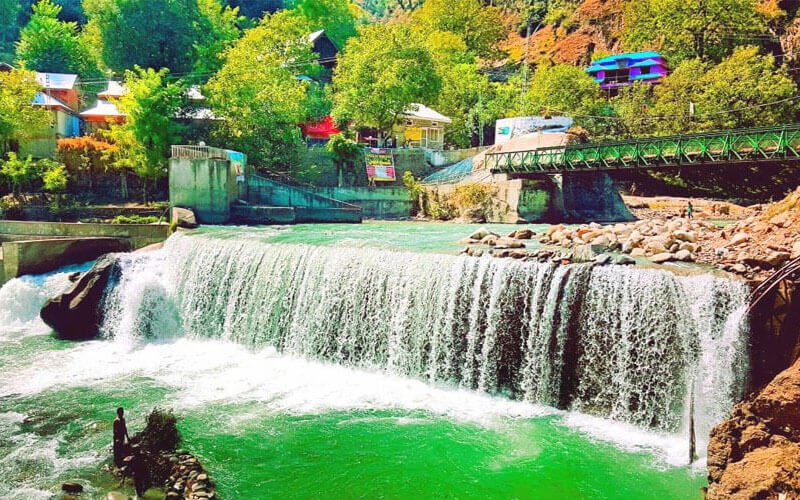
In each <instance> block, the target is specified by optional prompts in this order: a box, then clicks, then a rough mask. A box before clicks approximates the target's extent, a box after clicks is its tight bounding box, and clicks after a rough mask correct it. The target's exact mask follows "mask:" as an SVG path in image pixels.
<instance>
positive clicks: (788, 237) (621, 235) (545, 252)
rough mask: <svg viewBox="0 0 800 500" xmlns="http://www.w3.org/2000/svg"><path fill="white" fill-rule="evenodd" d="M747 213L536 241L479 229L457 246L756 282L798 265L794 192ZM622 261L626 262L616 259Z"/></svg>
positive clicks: (589, 229)
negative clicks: (700, 267) (689, 266)
mask: <svg viewBox="0 0 800 500" xmlns="http://www.w3.org/2000/svg"><path fill="white" fill-rule="evenodd" d="M753 210H755V212H753V213H756V215H752V216H749V217H747V218H745V219H744V220H741V221H739V222H737V223H735V224H731V225H729V226H727V227H720V226H718V225H716V224H713V223H711V222H708V221H706V220H700V219H688V218H680V217H671V218H652V219H644V220H639V221H636V222H630V223H622V224H613V225H606V226H604V225H600V224H597V223H592V224H584V225H580V226H569V227H568V226H564V225H555V226H550V227H549V228H548V229H547V231H545V232H543V233H540V234H536V233H534V232H533V231H532V230H530V229H519V230H515V231H513V232H511V233H510V234H508V235H507V236H500V235H497V234H494V233H491V232H489V231H487V230H485V229H480V230H478V231H475V232H474V233H473V234H471V235H470V236H469V237H468V238H466V239H464V240H461V241H460V242H459V243H461V244H464V245H469V246H468V247H467V248H465V250H464V253H467V254H469V255H475V256H480V255H483V254H484V253H487V252H488V253H491V254H492V255H493V256H495V257H512V258H518V259H538V260H542V259H543V258H554V259H555V260H559V261H565V262H587V261H595V262H598V263H608V262H613V261H614V260H615V259H616V260H620V262H622V263H633V262H636V260H637V259H639V261H642V262H647V261H649V262H651V263H654V264H665V263H668V262H698V263H704V264H710V265H713V266H716V267H718V268H720V269H722V270H725V271H727V272H730V273H733V274H738V275H740V276H742V277H744V278H746V279H748V280H751V281H755V282H758V281H760V280H762V279H764V278H765V277H766V276H768V275H769V274H770V273H771V272H774V271H775V270H776V269H779V268H780V267H781V266H782V265H784V264H785V263H786V262H788V261H789V260H792V259H797V258H800V188H798V190H797V191H795V192H794V193H792V194H790V195H789V196H788V197H787V198H786V199H784V200H782V201H781V202H778V203H775V204H772V205H766V206H763V207H758V208H754V209H753ZM531 239H537V240H538V242H539V243H540V244H541V245H542V246H543V249H541V250H539V251H538V252H529V251H526V250H524V249H525V248H526V247H528V246H529V244H528V242H526V241H525V240H531ZM614 255H615V256H616V257H614ZM625 255H627V256H629V257H630V258H625V257H620V256H625Z"/></svg>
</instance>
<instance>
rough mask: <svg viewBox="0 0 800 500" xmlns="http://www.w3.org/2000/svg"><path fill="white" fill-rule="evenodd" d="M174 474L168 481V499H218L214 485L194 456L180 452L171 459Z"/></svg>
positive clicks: (172, 473)
mask: <svg viewBox="0 0 800 500" xmlns="http://www.w3.org/2000/svg"><path fill="white" fill-rule="evenodd" d="M169 460H170V462H171V463H172V472H171V474H170V476H169V479H168V480H167V497H166V498H167V499H170V498H171V499H178V498H184V499H191V500H205V499H209V498H217V492H216V489H215V488H214V483H212V482H211V478H209V477H208V473H207V472H206V471H205V469H203V465H202V464H201V463H200V461H199V460H198V459H197V457H195V456H194V455H192V454H190V453H187V452H185V451H179V452H177V453H176V454H175V455H173V456H172V457H170V459H169Z"/></svg>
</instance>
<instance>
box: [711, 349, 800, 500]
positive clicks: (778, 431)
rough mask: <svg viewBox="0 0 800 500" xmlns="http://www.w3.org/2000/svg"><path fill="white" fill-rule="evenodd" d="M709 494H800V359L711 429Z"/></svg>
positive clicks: (747, 496)
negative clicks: (729, 416) (728, 417)
mask: <svg viewBox="0 0 800 500" xmlns="http://www.w3.org/2000/svg"><path fill="white" fill-rule="evenodd" d="M708 482H709V488H708V494H707V497H706V498H708V499H709V500H718V499H719V500H722V499H732V498H741V499H750V498H764V499H767V498H770V499H773V498H774V499H780V498H783V499H786V500H790V499H794V498H798V495H800V360H798V361H797V362H795V364H794V365H793V366H792V367H790V368H789V369H787V370H785V371H783V372H782V373H781V374H779V375H778V376H777V377H776V378H775V379H774V380H773V381H772V382H771V383H770V384H769V385H767V386H766V387H765V388H764V389H763V390H762V391H761V392H760V393H759V394H758V395H756V396H754V397H752V398H750V399H748V400H746V401H744V402H742V403H739V404H738V405H737V406H736V407H735V408H734V410H733V414H732V416H731V418H730V419H728V420H726V421H724V422H722V423H721V424H719V425H717V426H716V427H715V428H714V430H713V431H712V432H711V441H710V442H709V445H708Z"/></svg>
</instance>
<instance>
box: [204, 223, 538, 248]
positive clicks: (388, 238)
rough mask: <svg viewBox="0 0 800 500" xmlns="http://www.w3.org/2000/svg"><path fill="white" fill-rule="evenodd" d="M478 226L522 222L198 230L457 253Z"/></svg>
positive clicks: (505, 227) (497, 228)
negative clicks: (462, 241) (460, 241)
mask: <svg viewBox="0 0 800 500" xmlns="http://www.w3.org/2000/svg"><path fill="white" fill-rule="evenodd" d="M481 227H485V228H487V229H488V230H490V231H492V232H495V233H496V234H499V235H502V236H505V235H507V234H509V233H511V232H512V231H514V230H516V229H518V228H519V227H523V226H514V225H509V224H454V223H447V222H425V223H420V222H369V221H368V222H365V223H363V224H298V225H296V226H271V227H261V228H251V227H248V228H246V229H245V228H242V227H236V226H230V227H220V226H217V227H208V228H202V229H200V230H199V232H200V233H201V234H203V233H207V234H213V235H214V236H215V237H217V238H242V237H245V238H248V239H258V240H260V241H265V242H270V243H282V244H295V245H322V246H346V247H354V248H376V249H384V250H400V251H410V252H436V253H450V254H457V253H459V252H460V251H461V250H463V249H464V245H459V244H458V241H459V240H461V239H464V238H467V237H468V236H469V235H470V234H471V233H472V232H474V231H475V230H476V229H478V228H481ZM524 227H528V228H530V229H533V230H534V231H539V232H541V231H544V230H545V229H546V228H547V227H548V226H546V225H544V224H533V225H528V226H524ZM243 234H244V236H243ZM527 246H528V247H529V248H538V247H539V244H538V241H537V240H536V239H533V240H529V241H528V242H527Z"/></svg>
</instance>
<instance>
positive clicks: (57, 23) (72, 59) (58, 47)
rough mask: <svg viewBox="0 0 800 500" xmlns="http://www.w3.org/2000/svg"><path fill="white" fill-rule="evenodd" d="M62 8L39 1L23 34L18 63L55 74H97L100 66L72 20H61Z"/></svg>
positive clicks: (50, 2)
mask: <svg viewBox="0 0 800 500" xmlns="http://www.w3.org/2000/svg"><path fill="white" fill-rule="evenodd" d="M61 10H62V7H61V6H60V5H57V4H55V3H53V2H52V1H51V0H40V1H39V2H37V3H36V4H34V5H33V15H32V16H31V18H30V21H28V24H27V25H26V26H25V27H24V28H23V29H22V32H21V33H20V40H19V42H18V43H17V60H18V61H19V62H20V63H21V64H23V65H25V66H26V67H27V68H29V69H34V70H37V71H44V72H52V73H77V74H78V75H81V76H90V75H95V74H97V73H98V69H97V63H96V62H95V61H94V59H93V57H92V54H91V51H90V50H89V48H88V47H87V46H86V43H85V42H84V40H83V39H82V38H81V36H80V33H79V32H78V25H77V23H75V22H73V21H61V20H59V18H58V16H59V14H60V12H61Z"/></svg>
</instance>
